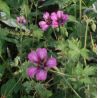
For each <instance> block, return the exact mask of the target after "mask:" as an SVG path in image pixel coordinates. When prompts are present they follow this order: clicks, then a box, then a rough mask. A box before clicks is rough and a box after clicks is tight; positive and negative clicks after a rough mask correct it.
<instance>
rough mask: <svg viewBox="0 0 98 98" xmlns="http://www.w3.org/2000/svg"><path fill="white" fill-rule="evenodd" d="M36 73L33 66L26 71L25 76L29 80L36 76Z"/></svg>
mask: <svg viewBox="0 0 98 98" xmlns="http://www.w3.org/2000/svg"><path fill="white" fill-rule="evenodd" d="M36 72H37V68H36V67H34V66H31V67H29V68H28V69H27V75H28V76H29V77H30V78H34V75H35V74H36Z"/></svg>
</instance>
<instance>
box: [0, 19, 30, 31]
mask: <svg viewBox="0 0 98 98" xmlns="http://www.w3.org/2000/svg"><path fill="white" fill-rule="evenodd" d="M0 21H1V22H3V23H4V24H6V25H8V26H9V27H14V28H19V29H22V30H25V31H26V32H30V31H29V30H28V29H27V28H26V26H24V25H22V24H18V23H17V22H16V19H13V18H10V19H6V20H0Z"/></svg>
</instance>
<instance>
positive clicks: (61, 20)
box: [51, 11, 68, 27]
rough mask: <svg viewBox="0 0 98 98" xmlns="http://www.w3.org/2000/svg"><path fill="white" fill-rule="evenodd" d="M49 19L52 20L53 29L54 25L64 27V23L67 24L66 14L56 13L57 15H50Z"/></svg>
mask: <svg viewBox="0 0 98 98" xmlns="http://www.w3.org/2000/svg"><path fill="white" fill-rule="evenodd" d="M51 19H52V25H53V27H55V26H54V25H55V24H54V23H56V22H57V23H58V26H59V25H64V24H65V22H67V20H68V14H64V12H63V11H57V13H54V12H53V13H51Z"/></svg>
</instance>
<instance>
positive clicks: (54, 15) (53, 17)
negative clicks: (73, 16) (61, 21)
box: [51, 12, 58, 21]
mask: <svg viewBox="0 0 98 98" xmlns="http://www.w3.org/2000/svg"><path fill="white" fill-rule="evenodd" d="M51 19H52V20H53V21H57V19H58V17H57V14H56V13H55V12H53V13H51Z"/></svg>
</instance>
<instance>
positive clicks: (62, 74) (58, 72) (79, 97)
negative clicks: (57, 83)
mask: <svg viewBox="0 0 98 98" xmlns="http://www.w3.org/2000/svg"><path fill="white" fill-rule="evenodd" d="M50 71H51V72H54V73H57V74H59V75H61V76H62V77H63V79H64V81H65V82H66V83H67V85H68V86H69V87H70V88H71V90H72V91H73V92H74V93H75V95H76V96H77V97H78V98H81V96H80V95H79V94H78V93H77V92H76V91H75V89H74V88H73V87H72V86H71V84H70V83H69V82H68V81H67V79H65V77H64V76H70V75H67V74H64V73H61V72H60V71H53V70H50Z"/></svg>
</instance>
